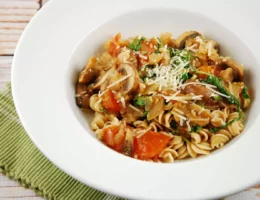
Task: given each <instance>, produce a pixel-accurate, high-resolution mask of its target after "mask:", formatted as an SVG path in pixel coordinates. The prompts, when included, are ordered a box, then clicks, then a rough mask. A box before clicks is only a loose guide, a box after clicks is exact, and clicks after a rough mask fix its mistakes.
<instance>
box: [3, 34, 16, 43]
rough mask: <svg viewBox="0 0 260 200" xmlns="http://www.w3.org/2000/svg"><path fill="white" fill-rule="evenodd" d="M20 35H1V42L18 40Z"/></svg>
mask: <svg viewBox="0 0 260 200" xmlns="http://www.w3.org/2000/svg"><path fill="white" fill-rule="evenodd" d="M19 38H20V35H0V42H17V41H18V40H19Z"/></svg>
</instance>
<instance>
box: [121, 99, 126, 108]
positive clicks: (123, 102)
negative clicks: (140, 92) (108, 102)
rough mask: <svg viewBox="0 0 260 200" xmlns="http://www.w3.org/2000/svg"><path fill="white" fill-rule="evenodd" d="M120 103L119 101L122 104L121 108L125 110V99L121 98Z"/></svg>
mask: <svg viewBox="0 0 260 200" xmlns="http://www.w3.org/2000/svg"><path fill="white" fill-rule="evenodd" d="M120 101H121V103H122V106H123V108H125V98H124V97H121V99H120Z"/></svg>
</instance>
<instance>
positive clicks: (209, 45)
mask: <svg viewBox="0 0 260 200" xmlns="http://www.w3.org/2000/svg"><path fill="white" fill-rule="evenodd" d="M211 51H212V43H211V42H209V43H208V56H211Z"/></svg>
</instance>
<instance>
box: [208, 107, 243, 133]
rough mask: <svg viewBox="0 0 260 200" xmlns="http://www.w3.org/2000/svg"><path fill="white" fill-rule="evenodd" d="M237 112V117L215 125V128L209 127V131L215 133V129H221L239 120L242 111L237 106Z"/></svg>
mask: <svg viewBox="0 0 260 200" xmlns="http://www.w3.org/2000/svg"><path fill="white" fill-rule="evenodd" d="M238 112H239V116H238V117H237V118H234V119H232V120H231V121H229V122H227V123H226V124H225V125H222V126H219V127H216V128H210V129H209V130H210V132H212V133H216V132H217V131H219V130H221V129H223V128H227V127H228V126H229V125H230V124H233V123H234V122H236V121H239V120H240V119H241V118H242V117H243V112H242V110H241V108H240V107H238Z"/></svg>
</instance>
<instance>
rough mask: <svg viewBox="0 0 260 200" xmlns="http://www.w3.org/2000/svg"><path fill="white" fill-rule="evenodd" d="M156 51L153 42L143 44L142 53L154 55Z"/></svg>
mask: <svg viewBox="0 0 260 200" xmlns="http://www.w3.org/2000/svg"><path fill="white" fill-rule="evenodd" d="M154 51H155V49H154V45H153V44H152V43H151V42H142V43H141V53H142V52H147V53H148V54H150V53H153V52H154Z"/></svg>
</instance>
